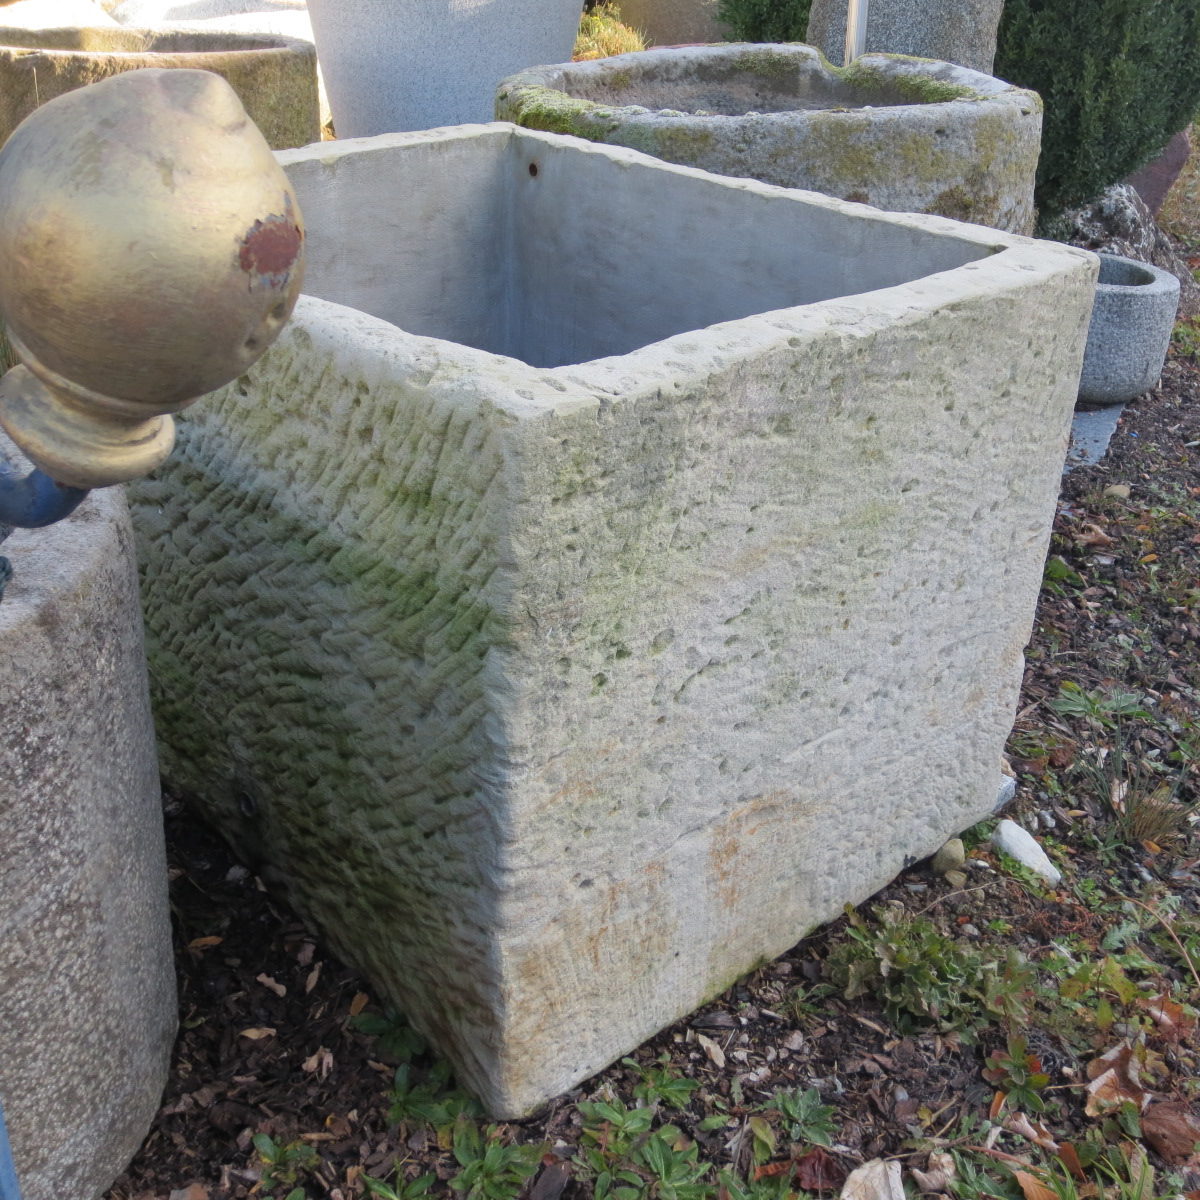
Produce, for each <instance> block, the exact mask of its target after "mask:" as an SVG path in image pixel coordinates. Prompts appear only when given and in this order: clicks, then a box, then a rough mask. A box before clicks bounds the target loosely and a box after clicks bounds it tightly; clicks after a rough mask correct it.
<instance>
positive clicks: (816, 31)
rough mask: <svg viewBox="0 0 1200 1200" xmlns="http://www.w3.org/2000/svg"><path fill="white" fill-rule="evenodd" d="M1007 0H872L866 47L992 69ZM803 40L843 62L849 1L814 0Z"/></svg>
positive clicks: (868, 16)
mask: <svg viewBox="0 0 1200 1200" xmlns="http://www.w3.org/2000/svg"><path fill="white" fill-rule="evenodd" d="M1003 8H1004V0H921V2H920V3H914V2H913V0H871V3H870V4H869V6H868V7H867V29H866V49H867V51H868V52H872V51H874V52H877V53H887V54H915V55H916V56H917V57H918V58H937V59H941V60H942V61H944V62H952V63H957V64H958V65H959V66H961V67H970V68H971V70H973V71H986V72H990V71H991V69H992V62H993V60H994V59H995V57H996V29H997V26H999V24H1000V13H1001V11H1002V10H1003ZM804 40H805V41H806V42H808V43H809V44H810V45H813V46H816V47H818V48H819V49H820V50H823V51H824V52H825V53H826V54H827V55H829V57H830V58H831V59H832V60H833V61H834V62H841V61H842V56H843V54H844V53H845V46H846V0H813V3H812V8H811V9H810V10H809V15H808V32H807V33H806V34H805V38H804Z"/></svg>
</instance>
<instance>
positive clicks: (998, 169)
mask: <svg viewBox="0 0 1200 1200" xmlns="http://www.w3.org/2000/svg"><path fill="white" fill-rule="evenodd" d="M496 116H497V117H498V118H499V119H501V120H506V121H513V122H515V123H516V124H518V125H523V126H525V127H526V128H528V129H542V130H548V131H551V132H554V133H570V134H574V135H575V136H577V137H583V138H588V139H589V140H590V141H595V142H606V143H609V144H611V145H619V146H629V147H632V148H633V149H635V150H642V151H645V152H646V153H647V154H653V155H655V156H656V157H658V158H663V159H666V160H667V161H668V162H674V163H682V164H684V165H686V166H691V167H701V168H703V169H704V170H706V171H715V172H717V173H718V174H722V175H735V176H742V177H746V178H752V179H759V180H762V181H763V182H764V183H775V184H780V185H782V186H784V187H799V188H811V189H812V190H813V191H818V192H824V193H826V194H827V195H830V196H837V197H839V198H841V199H843V200H854V201H860V202H862V203H865V204H873V205H875V206H876V207H877V208H883V209H887V210H889V211H892V212H920V213H936V214H938V215H940V216H946V217H953V218H955V219H957V220H962V221H972V222H975V223H977V224H980V225H991V226H994V227H995V228H997V229H1007V230H1011V231H1013V232H1016V233H1028V232H1030V231H1031V229H1032V227H1033V218H1034V212H1033V185H1034V173H1035V170H1036V167H1037V159H1038V152H1039V149H1040V147H1041V129H1042V115H1041V101H1040V99H1039V98H1038V96H1037V95H1036V93H1034V92H1029V91H1025V90H1023V89H1021V88H1016V87H1013V86H1012V85H1011V84H1008V83H1005V82H1003V81H1002V80H999V79H994V78H993V77H992V76H990V75H983V74H981V73H979V72H978V71H970V70H967V69H966V68H965V67H958V66H954V65H952V64H951V63H944V62H935V61H932V60H929V59H920V58H906V57H904V56H901V55H895V54H868V55H864V56H863V57H861V58H859V59H857V60H856V61H855V62H854V63H853V64H852V65H851V66H849V67H844V68H843V67H835V66H832V65H830V63H829V62H828V60H826V59H825V58H824V57H823V56H822V55H821V53H820V52H819V51H818V50H816V49H814V48H813V47H811V46H803V45H799V44H786V45H751V44H738V45H729V46H693V47H685V48H681V49H663V50H647V51H644V52H642V53H638V54H623V55H619V56H617V57H615V58H607V59H599V60H596V61H594V62H583V63H562V64H560V65H556V66H549V67H537V68H534V69H532V70H529V71H525V72H522V73H521V74H519V75H514V76H511V77H510V78H509V79H506V80H504V82H503V83H501V84H500V86H499V89H498V91H497V99H496Z"/></svg>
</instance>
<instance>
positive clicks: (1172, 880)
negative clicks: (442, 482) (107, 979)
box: [108, 247, 1200, 1200]
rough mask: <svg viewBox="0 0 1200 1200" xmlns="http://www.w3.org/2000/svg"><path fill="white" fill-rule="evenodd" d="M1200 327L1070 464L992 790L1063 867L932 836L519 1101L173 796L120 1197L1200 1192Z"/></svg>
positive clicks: (981, 835)
mask: <svg viewBox="0 0 1200 1200" xmlns="http://www.w3.org/2000/svg"><path fill="white" fill-rule="evenodd" d="M1185 248H1186V247H1185ZM1198 349H1200V338H1197V337H1195V336H1193V332H1192V330H1191V329H1190V328H1184V329H1182V330H1181V331H1180V335H1179V337H1178V339H1177V346H1176V349H1175V351H1174V352H1173V355H1172V358H1171V360H1170V361H1169V362H1168V365H1167V369H1166V371H1165V373H1164V376H1163V380H1162V384H1161V386H1160V387H1159V388H1157V389H1156V390H1155V391H1154V392H1153V393H1150V394H1148V395H1147V396H1145V397H1142V398H1141V399H1140V400H1139V401H1137V402H1135V403H1134V404H1133V405H1131V406H1130V407H1129V408H1128V409H1127V410H1126V412H1125V414H1124V417H1123V419H1122V421H1121V424H1120V427H1119V429H1118V432H1117V434H1116V436H1115V438H1114V440H1113V444H1112V446H1111V448H1110V452H1109V454H1108V456H1107V457H1106V459H1105V460H1104V461H1103V462H1102V463H1101V464H1100V465H1098V466H1095V467H1091V468H1087V469H1081V470H1077V471H1075V472H1073V473H1071V474H1070V475H1069V476H1067V477H1066V479H1065V480H1064V487H1063V492H1062V498H1061V501H1060V504H1059V510H1058V515H1057V519H1056V522H1055V531H1054V536H1053V542H1052V545H1051V550H1050V566H1049V568H1048V571H1047V578H1046V584H1045V587H1044V589H1043V592H1042V596H1041V601H1040V605H1039V608H1038V613H1037V620H1036V626H1035V630H1034V634H1033V638H1032V641H1031V643H1030V645H1029V648H1028V651H1027V657H1028V669H1027V672H1026V676H1025V683H1024V690H1023V693H1022V698H1021V704H1020V709H1019V715H1018V718H1017V722H1016V728H1015V729H1014V732H1013V736H1012V739H1011V741H1010V744H1009V755H1010V759H1011V762H1012V765H1013V769H1014V771H1015V772H1016V775H1017V778H1018V781H1019V786H1018V791H1017V797H1016V799H1015V801H1014V802H1013V804H1012V805H1011V807H1010V809H1009V810H1008V811H1007V812H1006V813H1005V814H1004V815H1005V816H1008V817H1011V818H1012V819H1014V820H1016V821H1018V822H1019V823H1020V824H1022V825H1023V826H1025V827H1026V828H1027V829H1029V830H1031V831H1034V832H1036V833H1037V834H1038V836H1039V838H1040V840H1041V842H1042V844H1043V847H1044V848H1045V849H1046V850H1047V851H1048V853H1049V854H1050V856H1051V857H1052V858H1053V859H1054V860H1055V861H1056V862H1057V863H1058V864H1059V865H1060V866H1061V868H1062V870H1063V881H1062V883H1061V884H1059V885H1058V886H1056V887H1049V886H1047V885H1046V884H1044V883H1043V882H1041V881H1040V880H1038V879H1037V878H1036V877H1035V876H1033V875H1032V874H1031V873H1030V872H1029V871H1027V870H1024V869H1022V868H1020V867H1018V866H1016V865H1015V864H1013V863H1012V862H1011V861H1010V860H1008V859H1006V858H1004V857H1003V856H1000V855H998V854H997V853H996V852H995V851H994V850H993V849H992V848H991V847H990V843H989V842H988V840H987V839H988V835H989V834H990V831H991V825H992V824H994V822H993V823H988V824H985V825H984V826H982V827H980V828H978V829H977V830H975V831H971V832H970V833H968V834H967V835H965V840H966V846H965V850H966V854H967V856H968V861H967V862H966V863H965V864H964V865H963V866H962V867H961V869H960V873H958V874H951V875H950V877H949V879H947V877H946V876H945V875H944V874H943V873H941V872H940V871H935V870H934V869H933V868H932V866H931V864H930V863H929V862H925V863H920V864H917V865H916V866H914V867H913V868H912V869H910V870H909V871H906V872H905V873H904V874H903V875H902V876H900V877H899V878H898V879H897V880H895V881H894V882H893V883H892V884H891V885H889V886H888V887H887V888H885V889H884V890H883V891H882V892H880V893H879V894H878V895H877V896H876V897H874V898H873V899H872V900H871V901H870V902H869V903H868V904H866V905H864V906H863V907H862V909H861V910H860V911H859V913H858V914H856V915H855V916H853V917H850V918H843V919H842V920H840V921H838V922H836V923H835V924H834V925H832V926H830V927H827V928H825V929H822V930H820V931H819V932H817V933H816V934H814V935H813V936H811V937H809V938H806V939H805V940H804V941H802V942H800V944H799V945H797V946H796V947H795V948H794V949H793V950H792V951H790V952H789V953H788V954H785V955H784V956H783V957H782V958H780V959H778V960H777V961H775V962H773V963H770V964H769V965H767V966H765V967H763V968H761V969H760V970H758V971H756V972H754V973H753V974H752V975H750V976H748V977H747V978H745V979H743V980H742V981H741V982H739V983H738V984H737V985H736V986H734V987H733V988H731V989H730V990H729V991H728V992H726V993H725V994H724V995H722V996H720V997H719V998H717V999H716V1000H715V1001H714V1002H713V1003H711V1004H710V1005H708V1006H706V1007H705V1008H704V1009H703V1010H702V1011H700V1012H697V1013H695V1014H694V1015H692V1016H691V1017H689V1018H688V1019H686V1020H684V1021H681V1022H680V1023H679V1024H677V1025H675V1026H673V1027H672V1028H670V1029H667V1030H665V1031H663V1032H662V1033H661V1034H659V1035H658V1036H657V1037H655V1038H653V1039H652V1040H651V1041H649V1042H647V1043H646V1044H645V1045H644V1046H642V1047H641V1048H640V1049H639V1050H638V1051H636V1052H635V1053H634V1054H633V1055H631V1056H630V1057H629V1058H628V1059H626V1060H623V1061H622V1062H620V1063H617V1064H616V1065H614V1066H612V1067H610V1068H609V1069H608V1070H606V1071H605V1072H603V1073H602V1074H600V1075H597V1076H596V1077H594V1078H593V1079H590V1080H588V1081H587V1082H586V1083H585V1084H584V1085H583V1086H581V1087H580V1088H578V1089H576V1090H575V1091H573V1092H571V1093H570V1094H568V1095H564V1096H561V1097H559V1098H558V1099H556V1100H554V1101H553V1102H552V1103H551V1104H549V1105H548V1106H547V1108H546V1109H545V1110H544V1111H543V1112H541V1113H539V1114H538V1115H536V1116H535V1117H534V1118H532V1119H530V1120H527V1121H523V1122H518V1123H507V1124H501V1125H489V1124H488V1123H487V1122H486V1121H485V1120H483V1119H482V1117H481V1116H480V1115H479V1114H478V1113H476V1112H474V1111H473V1110H472V1108H471V1103H470V1101H469V1099H468V1098H467V1097H465V1096H463V1095H462V1094H461V1093H459V1092H457V1091H455V1090H454V1087H453V1083H452V1081H449V1080H447V1079H446V1077H445V1075H444V1072H443V1071H442V1069H441V1068H440V1067H439V1065H438V1064H437V1062H436V1060H435V1059H434V1058H433V1057H432V1056H431V1054H430V1053H429V1051H428V1050H427V1049H426V1048H425V1047H423V1045H422V1044H421V1042H420V1039H419V1038H418V1037H417V1036H416V1035H415V1034H413V1033H412V1032H411V1031H410V1030H407V1029H406V1027H405V1026H404V1024H403V1022H402V1021H401V1020H400V1019H399V1018H396V1017H395V1016H393V1015H392V1014H389V1013H386V1012H385V1011H384V1010H383V1009H382V1008H381V1007H380V1005H379V1004H378V1003H377V1001H376V999H375V997H374V996H373V995H372V992H371V988H370V986H369V985H368V984H367V983H365V982H364V981H363V980H362V979H361V978H360V977H358V976H357V975H356V974H354V973H353V972H352V971H350V970H348V969H346V968H345V967H343V966H342V965H341V964H339V963H338V962H337V961H335V960H334V959H333V958H331V957H330V956H329V955H328V954H326V953H325V951H324V950H323V948H322V946H321V944H320V940H319V939H318V938H317V937H316V936H314V935H313V934H311V933H310V932H309V931H308V930H306V929H305V928H304V926H303V925H302V924H300V923H299V922H298V921H297V920H296V919H295V918H294V917H293V916H291V915H290V914H289V913H288V912H287V911H286V910H284V909H283V908H281V907H280V905H279V904H278V903H277V902H276V901H275V900H273V899H272V897H271V896H270V895H268V894H267V893H266V892H265V891H264V890H262V885H261V884H260V883H259V881H258V880H257V879H256V878H254V877H253V876H252V875H251V874H249V873H248V872H247V871H246V870H245V868H243V867H241V866H240V865H238V864H237V862H236V861H235V860H234V859H233V858H232V857H231V856H230V854H229V853H228V851H227V850H226V848H225V847H224V845H223V844H222V843H221V842H220V841H219V840H218V839H216V838H215V837H214V836H213V835H211V834H210V833H209V832H207V831H206V830H205V828H204V827H203V826H201V825H200V824H198V823H197V822H196V821H195V820H194V819H193V818H192V817H190V816H189V815H188V814H187V813H186V812H185V811H183V809H182V808H181V807H180V806H178V805H175V804H169V805H168V821H167V826H168V837H169V845H170V861H171V894H172V904H173V908H174V915H175V930H176V953H177V962H178V973H179V986H180V1017H181V1029H180V1035H179V1039H178V1044H177V1047H176V1051H175V1058H174V1063H173V1066H172V1071H171V1078H170V1082H169V1084H168V1087H167V1092H166V1096H165V1100H164V1104H163V1107H162V1110H161V1112H160V1114H159V1116H158V1118H157V1120H156V1121H155V1124H154V1127H153V1129H152V1130H151V1132H150V1135H149V1137H148V1138H147V1140H146V1142H145V1145H144V1147H143V1148H142V1150H141V1152H140V1153H139V1155H138V1156H137V1158H136V1159H135V1161H134V1162H133V1163H132V1165H131V1166H130V1167H129V1169H128V1171H127V1172H126V1174H125V1175H124V1176H123V1177H122V1178H121V1179H120V1180H119V1181H118V1182H117V1183H116V1184H115V1185H114V1187H113V1188H112V1190H111V1191H110V1193H109V1195H108V1200H151V1198H153V1200H168V1198H169V1200H225V1198H230V1200H233V1198H240V1197H248V1196H258V1197H276V1198H278V1200H284V1198H285V1197H286V1198H287V1200H301V1198H302V1197H312V1198H316V1197H330V1198H332V1200H350V1198H351V1197H359V1196H362V1195H364V1194H375V1195H381V1196H384V1197H393V1196H402V1197H405V1198H408V1197H413V1196H420V1195H431V1196H450V1195H465V1196H467V1197H489V1198H491V1200H503V1198H504V1197H513V1198H514V1200H515V1198H516V1197H529V1198H530V1200H554V1198H555V1197H558V1196H562V1197H565V1198H566V1200H573V1198H583V1197H591V1196H595V1197H599V1198H602V1197H604V1196H606V1195H611V1196H614V1197H618V1198H620V1200H638V1198H640V1197H647V1198H649V1197H663V1198H664V1200H708V1198H710V1197H711V1198H712V1200H719V1198H720V1197H730V1198H731V1200H737V1198H738V1197H755V1198H758V1200H766V1198H768V1197H774V1198H776V1200H779V1198H781V1197H789V1196H793V1195H796V1194H798V1193H800V1192H803V1191H811V1192H824V1193H825V1194H827V1195H828V1194H836V1193H837V1192H838V1191H839V1189H840V1188H841V1187H842V1185H843V1180H844V1179H845V1177H846V1175H847V1172H850V1171H853V1170H854V1169H855V1168H857V1167H859V1166H861V1165H862V1164H863V1163H866V1162H871V1161H873V1160H878V1159H887V1160H890V1161H894V1162H896V1163H898V1164H900V1167H901V1171H902V1178H903V1180H904V1183H905V1186H906V1187H907V1188H908V1189H909V1191H910V1193H911V1192H914V1191H916V1190H918V1189H920V1190H924V1191H929V1192H931V1193H933V1194H941V1195H946V1196H954V1197H959V1198H961V1200H974V1198H975V1197H982V1196H988V1195H992V1196H999V1197H1010V1196H1011V1197H1014V1198H1015V1197H1021V1196H1024V1198H1025V1200H1048V1198H1052V1197H1054V1196H1059V1197H1062V1200H1073V1198H1074V1197H1087V1196H1094V1195H1100V1194H1101V1193H1102V1192H1103V1194H1105V1195H1108V1196H1117V1197H1120V1198H1122V1200H1151V1198H1152V1197H1155V1196H1168V1195H1190V1196H1191V1197H1193V1198H1197V1197H1200V1190H1198V1189H1200V1158H1197V1156H1196V1154H1195V1149H1196V1143H1197V1139H1200V1104H1197V1092H1198V1091H1200V1084H1198V1076H1200V1070H1198V1058H1200V1053H1198V1043H1197V1034H1196V1015H1195V1009H1196V1007H1197V1006H1200V975H1198V974H1197V965H1198V963H1200V835H1198V833H1197V826H1196V824H1195V817H1194V814H1193V811H1192V806H1194V805H1195V804H1196V802H1197V800H1198V799H1200V794H1198V790H1197V789H1198V783H1200V768H1198V765H1197V764H1198V761H1200V645H1198V643H1200V486H1198V485H1200V472H1198V470H1197V468H1198V467H1200V404H1198V403H1197V393H1198V391H1200V366H1198V365H1197V362H1196V361H1195V360H1194V359H1193V358H1192V357H1190V354H1192V353H1195V352H1196V351H1197V350H1198ZM563 1036H564V1037H569V1036H570V1030H569V1029H567V1030H564V1031H563ZM1106 1056H1107V1057H1106ZM985 1070H986V1071H988V1075H987V1076H986V1077H985V1075H984V1071H985ZM489 1147H490V1149H489ZM922 1172H924V1174H921V1173H922ZM856 1178H861V1176H860V1177H856ZM880 1188H881V1185H880V1184H879V1179H878V1178H876V1180H875V1183H874V1184H873V1185H872V1186H871V1188H868V1190H867V1192H866V1194H867V1195H868V1196H869V1197H874V1196H876V1195H879V1196H882V1195H883V1194H884V1193H885V1192H887V1188H886V1187H883V1188H882V1190H880ZM1038 1188H1041V1189H1043V1190H1042V1191H1040V1192H1039V1191H1038V1190H1037V1189H1038ZM851 1192H852V1193H853V1194H854V1196H855V1197H856V1200H861V1198H862V1196H863V1195H864V1192H863V1191H862V1188H861V1186H860V1187H859V1189H858V1190H857V1191H854V1189H853V1188H852V1189H851ZM888 1195H892V1196H894V1195H896V1193H895V1192H894V1191H893V1192H890V1193H888ZM897 1200H898V1198H897Z"/></svg>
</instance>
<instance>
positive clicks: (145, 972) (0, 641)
mask: <svg viewBox="0 0 1200 1200" xmlns="http://www.w3.org/2000/svg"><path fill="white" fill-rule="evenodd" d="M9 449H11V444H9ZM3 450H4V448H3V447H0V452H3ZM0 552H2V553H4V554H5V555H6V556H7V557H8V558H9V559H10V560H11V561H12V563H13V566H14V569H15V572H16V573H15V575H14V578H13V579H12V581H11V582H10V583H9V585H8V587H7V589H6V593H5V596H4V599H3V601H0V668H2V670H3V685H2V688H0V828H2V829H3V830H4V849H3V853H2V854H0V980H3V986H0V1096H3V1098H4V1110H5V1115H6V1117H7V1119H8V1130H9V1134H10V1136H11V1138H12V1142H13V1151H14V1155H15V1158H16V1167H17V1175H18V1177H19V1178H20V1181H21V1186H22V1195H23V1196H24V1200H64V1197H79V1198H80V1200H87V1198H89V1197H95V1196H99V1195H100V1194H101V1193H102V1192H103V1191H104V1190H105V1189H106V1188H107V1187H108V1185H109V1184H110V1183H111V1182H112V1180H113V1179H114V1178H115V1177H116V1176H117V1175H118V1174H119V1173H120V1172H121V1171H122V1170H123V1169H124V1167H125V1165H126V1163H127V1162H128V1161H129V1159H130V1158H131V1157H132V1156H133V1153H134V1151H135V1150H136V1149H137V1147H138V1145H139V1144H140V1143H141V1140H142V1138H144V1137H145V1135H146V1130H147V1129H148V1128H149V1125H150V1121H151V1118H152V1117H153V1116H154V1113H155V1111H156V1109H157V1108H158V1103H159V1098H160V1096H161V1094H162V1088H163V1085H164V1083H165V1081H166V1074H167V1066H168V1061H169V1057H170V1050H171V1042H172V1038H173V1037H174V1033H175V976H174V967H173V960H172V957H171V931H170V924H169V920H168V910H167V867H166V861H165V854H164V852H163V834H162V812H161V808H160V805H159V789H158V764H157V761H156V758H155V750H154V730H153V726H152V725H151V720H150V708H149V699H148V696H147V693H146V667H145V660H144V658H143V654H142V629H141V614H140V611H139V606H138V597H137V579H136V574H135V568H134V558H133V537H132V533H131V531H130V528H129V518H128V514H127V512H126V509H125V502H124V499H123V498H122V496H121V495H120V493H119V492H117V491H107V492H98V493H93V494H92V496H91V497H90V498H89V499H88V500H86V501H84V504H83V506H82V507H81V508H80V509H79V510H78V511H77V512H76V513H75V514H74V515H73V516H72V517H70V518H69V519H68V520H66V521H64V522H61V523H60V524H58V525H54V526H52V527H51V528H49V529H42V530H34V531H24V530H18V531H16V532H15V533H14V534H13V535H12V536H11V537H10V538H9V539H8V540H7V541H6V542H4V544H3V546H0Z"/></svg>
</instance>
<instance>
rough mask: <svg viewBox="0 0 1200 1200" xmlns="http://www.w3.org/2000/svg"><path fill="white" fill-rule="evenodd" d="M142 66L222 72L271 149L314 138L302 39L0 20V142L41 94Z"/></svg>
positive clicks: (313, 95)
mask: <svg viewBox="0 0 1200 1200" xmlns="http://www.w3.org/2000/svg"><path fill="white" fill-rule="evenodd" d="M0 14H2V10H0ZM0 19H2V16H0ZM141 67H189V68H192V69H194V70H200V71H212V72H214V73H215V74H217V75H221V76H223V77H224V78H225V79H226V80H228V82H229V84H230V86H231V87H232V88H233V90H234V91H235V92H237V94H238V97H239V99H240V100H241V102H242V104H243V105H244V106H245V109H246V112H247V113H248V114H249V115H250V119H251V120H252V121H254V123H255V124H256V125H257V126H258V127H259V129H261V130H262V133H263V136H264V137H265V138H266V139H267V143H268V144H269V145H270V146H271V148H272V149H274V150H283V149H287V148H289V147H293V146H306V145H308V144H309V143H310V142H315V141H318V140H319V139H320V136H321V123H320V107H319V104H318V100H317V56H316V51H315V49H314V48H313V46H312V45H311V44H310V43H308V42H303V41H299V40H297V39H293V38H286V37H275V36H271V35H250V34H239V33H227V32H218V33H211V32H200V31H194V30H187V31H180V30H161V29H158V30H155V29H128V28H121V27H115V28H109V27H96V28H93V29H74V28H62V29H34V30H31V29H14V28H4V27H0V143H2V142H4V141H5V140H7V138H8V136H9V134H11V133H12V131H13V130H14V129H15V128H16V127H17V126H18V125H19V124H20V123H21V122H22V121H23V120H24V119H25V118H26V117H27V116H29V114H30V113H31V112H33V110H34V109H35V108H37V107H38V106H39V105H41V104H45V103H46V101H47V100H51V99H53V98H54V97H55V96H61V95H62V94H63V93H64V92H73V91H74V90H75V89H76V88H81V87H84V86H85V85H86V84H89V83H97V82H99V81H100V80H101V79H107V78H108V77H109V76H110V75H118V74H120V73H121V72H122V71H134V70H137V69H139V68H141Z"/></svg>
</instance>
